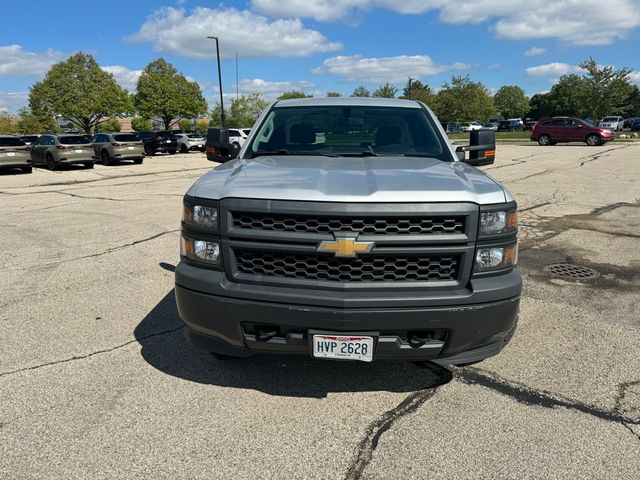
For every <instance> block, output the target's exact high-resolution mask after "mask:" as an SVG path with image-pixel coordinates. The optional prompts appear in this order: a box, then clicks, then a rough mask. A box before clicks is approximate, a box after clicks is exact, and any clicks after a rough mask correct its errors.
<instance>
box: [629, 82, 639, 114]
mask: <svg viewBox="0 0 640 480" xmlns="http://www.w3.org/2000/svg"><path fill="white" fill-rule="evenodd" d="M626 114H627V116H628V117H640V88H638V86H637V85H634V86H633V89H632V90H631V93H630V94H629V98H628V99H627V111H626Z"/></svg>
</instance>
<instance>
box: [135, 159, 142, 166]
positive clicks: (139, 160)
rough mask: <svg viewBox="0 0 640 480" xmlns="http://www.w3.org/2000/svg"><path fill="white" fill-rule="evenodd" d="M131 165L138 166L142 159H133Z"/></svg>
mask: <svg viewBox="0 0 640 480" xmlns="http://www.w3.org/2000/svg"><path fill="white" fill-rule="evenodd" d="M133 163H135V164H136V165H140V164H141V163H142V159H141V158H134V159H133Z"/></svg>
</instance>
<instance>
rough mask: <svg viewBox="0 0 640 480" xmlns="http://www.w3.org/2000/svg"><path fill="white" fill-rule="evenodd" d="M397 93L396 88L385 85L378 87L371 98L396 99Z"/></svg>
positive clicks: (388, 84)
mask: <svg viewBox="0 0 640 480" xmlns="http://www.w3.org/2000/svg"><path fill="white" fill-rule="evenodd" d="M397 93H398V89H397V88H396V87H394V86H393V85H391V84H390V83H385V84H384V85H380V86H379V87H378V88H376V89H375V90H374V91H373V93H372V94H371V96H372V97H379V98H396V94H397Z"/></svg>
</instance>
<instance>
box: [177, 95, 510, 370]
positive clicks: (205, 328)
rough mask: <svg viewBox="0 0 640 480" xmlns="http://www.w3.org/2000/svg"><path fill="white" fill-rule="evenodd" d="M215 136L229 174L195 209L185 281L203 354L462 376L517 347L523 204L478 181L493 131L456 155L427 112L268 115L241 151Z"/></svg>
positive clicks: (183, 311) (295, 103) (185, 311)
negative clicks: (286, 356) (280, 356)
mask: <svg viewBox="0 0 640 480" xmlns="http://www.w3.org/2000/svg"><path fill="white" fill-rule="evenodd" d="M210 133H212V135H211V136H212V137H215V140H216V141H217V144H215V145H214V146H211V148H209V145H208V147H207V152H208V153H207V155H208V156H209V158H210V159H211V160H217V161H221V162H224V163H223V164H222V165H220V166H218V167H217V168H215V169H213V170H211V171H210V172H208V173H207V174H205V175H204V176H202V177H201V178H200V179H199V180H198V181H196V183H194V184H193V186H192V187H191V188H190V189H189V190H188V191H187V193H186V195H185V196H184V210H183V217H182V231H181V252H180V263H179V265H178V266H177V268H176V286H175V292H176V301H177V306H178V311H179V314H180V316H181V318H182V320H183V321H184V323H185V325H186V328H185V332H186V335H187V337H188V339H189V340H190V341H191V342H192V343H193V344H195V345H198V346H200V347H203V348H205V349H207V350H208V351H210V352H212V353H214V354H216V355H217V356H220V357H225V356H227V357H243V356H248V355H251V354H254V353H259V352H260V353H262V352H278V353H291V354H303V355H310V356H313V357H316V358H322V359H337V360H360V361H367V362H368V361H372V360H375V359H395V360H411V361H423V360H431V361H435V362H439V363H442V364H455V365H463V364H470V363H475V362H478V361H481V360H483V359H485V358H487V357H490V356H492V355H495V354H497V353H498V352H500V350H501V349H502V348H503V347H504V345H506V343H507V342H508V341H509V340H510V339H511V337H512V335H513V332H514V330H515V326H516V322H517V314H518V305H519V301H520V292H521V288H522V280H521V277H520V274H519V273H518V271H517V270H516V262H517V251H518V243H517V228H518V221H517V212H516V203H515V201H514V200H513V198H512V197H511V194H510V193H509V192H508V191H507V190H506V189H505V188H504V187H503V186H502V185H501V184H500V183H498V182H497V181H496V180H494V179H493V178H491V177H490V176H488V175H487V174H485V173H483V172H482V171H480V170H478V169H477V168H476V166H479V165H486V164H490V163H492V162H493V159H494V156H495V134H494V132H493V131H490V130H478V131H474V132H471V141H470V145H465V146H460V147H457V148H456V147H454V146H453V145H452V144H451V142H450V141H449V139H448V138H447V136H446V134H445V132H444V131H443V129H442V127H441V125H440V122H439V121H438V120H437V119H436V117H435V115H434V114H433V112H432V111H431V110H430V109H429V108H428V107H427V106H425V105H424V104H422V103H420V102H416V101H410V100H396V99H383V98H378V99H374V98H307V99H296V100H284V101H278V102H275V103H273V104H272V105H271V106H270V107H269V108H267V109H266V110H265V111H264V112H263V113H262V115H261V116H260V118H259V119H258V120H257V122H256V125H255V127H254V128H253V129H252V131H251V134H250V136H249V138H248V139H247V141H246V142H245V143H244V145H243V146H242V148H241V149H238V147H237V146H233V145H232V144H230V143H229V142H228V138H227V137H228V131H226V130H225V129H217V130H216V131H214V132H210ZM211 155H213V157H212V156H211Z"/></svg>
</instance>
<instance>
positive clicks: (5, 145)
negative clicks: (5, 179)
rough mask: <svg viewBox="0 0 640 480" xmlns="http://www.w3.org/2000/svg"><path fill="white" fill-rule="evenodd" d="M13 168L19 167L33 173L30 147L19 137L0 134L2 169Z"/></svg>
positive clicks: (0, 168)
mask: <svg viewBox="0 0 640 480" xmlns="http://www.w3.org/2000/svg"><path fill="white" fill-rule="evenodd" d="M12 168H19V169H20V170H22V171H23V172H25V173H31V154H30V153H29V147H28V146H27V144H26V143H25V142H24V141H23V140H22V139H20V138H18V137H14V136H13V135H0V170H2V169H12Z"/></svg>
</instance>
